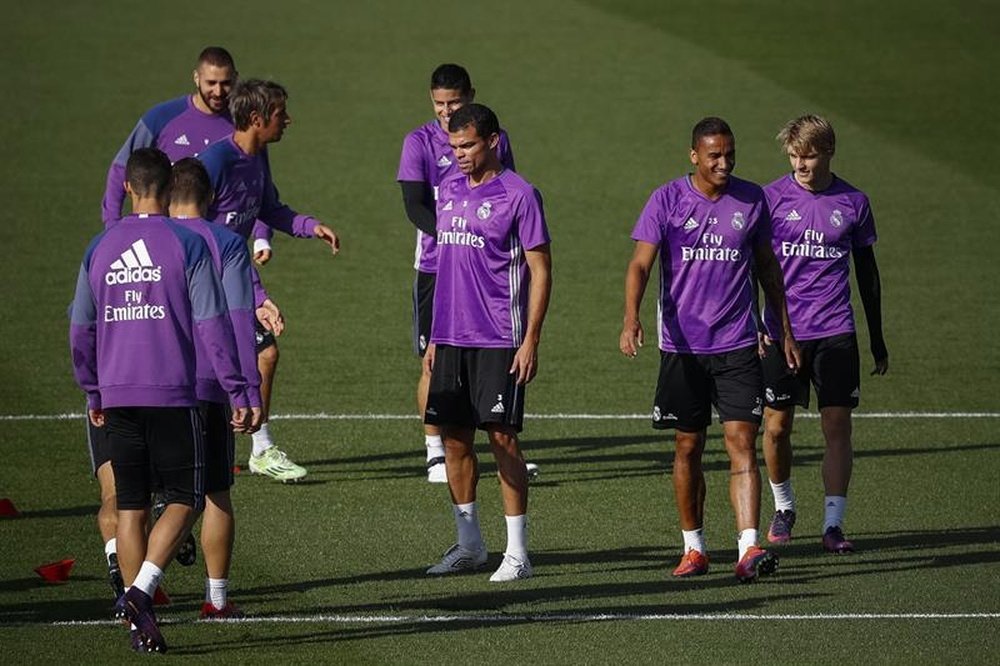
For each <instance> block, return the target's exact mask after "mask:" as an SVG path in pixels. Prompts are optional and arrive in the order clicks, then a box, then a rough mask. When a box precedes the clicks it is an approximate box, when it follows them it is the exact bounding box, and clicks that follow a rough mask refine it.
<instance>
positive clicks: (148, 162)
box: [125, 148, 170, 198]
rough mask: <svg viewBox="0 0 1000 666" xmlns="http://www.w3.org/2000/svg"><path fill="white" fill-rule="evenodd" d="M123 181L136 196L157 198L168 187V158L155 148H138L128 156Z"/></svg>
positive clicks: (164, 192) (166, 190) (165, 191)
mask: <svg viewBox="0 0 1000 666" xmlns="http://www.w3.org/2000/svg"><path fill="white" fill-rule="evenodd" d="M125 180H126V181H127V182H128V184H129V185H130V186H131V187H132V191H133V192H135V194H136V196H140V197H157V198H158V197H160V196H161V195H164V194H166V193H167V192H168V190H169V187H170V158H169V157H167V155H166V154H165V153H164V152H163V151H162V150H159V149H157V148H140V149H139V150H136V151H135V152H133V153H132V154H131V155H129V156H128V162H127V163H126V164H125Z"/></svg>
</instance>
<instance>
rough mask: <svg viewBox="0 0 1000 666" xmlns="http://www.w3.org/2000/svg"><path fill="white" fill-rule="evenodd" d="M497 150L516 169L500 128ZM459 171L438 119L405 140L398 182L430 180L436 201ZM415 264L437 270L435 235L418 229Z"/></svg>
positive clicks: (426, 268)
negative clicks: (450, 178) (440, 187)
mask: <svg viewBox="0 0 1000 666" xmlns="http://www.w3.org/2000/svg"><path fill="white" fill-rule="evenodd" d="M496 152H497V157H499V158H500V163H501V164H502V165H503V166H504V167H505V168H507V169H510V170H511V171H513V170H514V153H513V152H511V149H510V141H509V140H508V138H507V133H506V132H505V131H503V130H500V142H499V143H498V144H497V149H496ZM457 173H459V171H458V160H456V159H455V153H454V151H452V149H451V146H450V145H449V144H448V133H447V132H446V131H444V130H443V129H441V124H440V123H439V122H438V121H436V120H434V121H431V122H429V123H427V124H425V125H421V126H420V127H418V128H417V129H415V130H413V131H412V132H410V133H409V134H407V135H406V138H405V139H403V152H402V154H401V155H400V157H399V171H398V172H397V173H396V181H397V182H404V181H409V182H416V183H427V184H428V185H430V186H431V188H432V189H433V191H434V200H435V201H437V198H438V187H439V186H440V184H441V183H442V182H443V181H444V180H445V179H446V178H448V177H450V176H453V175H455V174H457ZM413 267H414V268H415V269H417V270H418V271H421V272H424V273H434V272H436V271H437V241H436V239H435V238H434V236H429V235H427V234H425V233H424V232H422V231H420V230H419V229H418V230H417V249H416V256H415V260H414V263H413Z"/></svg>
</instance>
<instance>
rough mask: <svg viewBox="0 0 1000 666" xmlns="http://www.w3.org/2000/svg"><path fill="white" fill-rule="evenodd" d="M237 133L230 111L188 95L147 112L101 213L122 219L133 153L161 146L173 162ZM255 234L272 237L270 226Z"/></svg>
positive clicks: (112, 172)
mask: <svg viewBox="0 0 1000 666" xmlns="http://www.w3.org/2000/svg"><path fill="white" fill-rule="evenodd" d="M232 133H233V120H232V118H230V116H229V111H223V112H222V113H205V112H203V111H200V110H198V107H196V106H195V105H194V97H192V96H191V95H184V96H183V97H178V98H177V99H172V100H170V101H168V102H163V103H162V104H158V105H156V106H154V107H153V108H152V109H150V110H149V111H147V112H146V113H145V114H143V116H142V118H140V119H139V122H138V123H136V125H135V128H133V130H132V133H131V134H129V135H128V138H127V139H125V143H124V144H123V145H122V147H121V149H120V150H119V151H118V154H117V155H115V159H114V161H113V162H112V163H111V168H110V169H108V179H107V184H106V185H105V187H104V202H103V204H102V206H101V208H102V211H101V216H102V218H103V219H104V225H105V226H107V225H109V224H111V223H112V222H115V221H117V220H118V218H120V217H121V213H122V203H123V202H124V201H125V165H126V164H127V163H128V158H129V155H131V154H132V153H133V152H135V151H136V150H138V149H139V148H159V149H160V150H162V151H163V152H164V153H166V155H167V157H169V158H170V162H171V164H172V163H174V162H176V161H177V160H181V159H184V158H185V157H198V154H199V153H200V152H201V151H202V150H205V148H206V147H207V146H209V145H210V144H212V143H215V142H216V141H218V140H219V139H222V138H223V137H226V136H229V135H230V134H232ZM254 237H255V238H263V239H270V238H271V230H270V228H268V227H267V226H266V225H263V224H257V225H256V226H255V227H254Z"/></svg>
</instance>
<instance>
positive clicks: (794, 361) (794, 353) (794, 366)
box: [784, 333, 802, 374]
mask: <svg viewBox="0 0 1000 666" xmlns="http://www.w3.org/2000/svg"><path fill="white" fill-rule="evenodd" d="M784 348H785V362H786V363H787V364H788V370H789V372H791V373H792V374H795V373H797V372H798V371H799V368H801V367H802V350H801V349H799V343H798V342H796V341H795V338H794V337H793V336H792V334H791V333H785V340H784Z"/></svg>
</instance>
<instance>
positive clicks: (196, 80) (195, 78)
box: [191, 69, 200, 88]
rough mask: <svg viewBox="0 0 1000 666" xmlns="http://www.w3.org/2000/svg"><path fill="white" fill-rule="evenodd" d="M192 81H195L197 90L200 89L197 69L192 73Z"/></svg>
mask: <svg viewBox="0 0 1000 666" xmlns="http://www.w3.org/2000/svg"><path fill="white" fill-rule="evenodd" d="M191 79H192V80H193V81H194V85H195V87H196V88H198V87H200V86H199V85H198V70H197V69H195V70H194V71H192V72H191Z"/></svg>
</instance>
